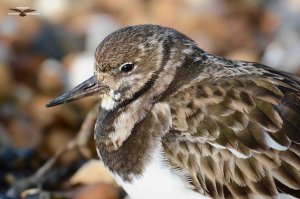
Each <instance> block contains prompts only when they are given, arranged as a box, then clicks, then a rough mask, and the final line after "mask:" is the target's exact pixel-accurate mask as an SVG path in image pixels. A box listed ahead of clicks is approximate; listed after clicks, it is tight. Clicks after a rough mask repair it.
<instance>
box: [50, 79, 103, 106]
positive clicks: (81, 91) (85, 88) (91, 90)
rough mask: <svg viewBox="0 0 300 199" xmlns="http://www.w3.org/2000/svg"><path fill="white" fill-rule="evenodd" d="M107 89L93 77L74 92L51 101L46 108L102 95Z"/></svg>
mask: <svg viewBox="0 0 300 199" xmlns="http://www.w3.org/2000/svg"><path fill="white" fill-rule="evenodd" d="M105 88H107V87H106V86H104V85H101V84H100V83H98V82H97V80H96V77H95V76H92V77H90V78H89V79H87V80H86V81H84V82H83V83H81V84H79V85H78V86H76V87H75V88H73V89H72V90H70V91H67V92H66V93H64V94H62V95H61V96H59V97H57V98H56V99H54V100H52V101H50V102H49V103H48V104H47V105H46V107H52V106H57V105H60V104H64V103H68V102H71V101H75V100H78V99H80V98H83V97H87V96H91V95H96V94H101V91H102V90H105Z"/></svg>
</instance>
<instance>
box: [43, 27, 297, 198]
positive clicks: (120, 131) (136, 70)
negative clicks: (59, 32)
mask: <svg viewBox="0 0 300 199" xmlns="http://www.w3.org/2000/svg"><path fill="white" fill-rule="evenodd" d="M95 58H96V60H95V76H94V77H92V78H90V79H89V80H88V81H86V82H84V83H83V84H81V85H80V86H79V87H76V88H75V89H74V90H72V91H70V92H68V93H66V94H64V95H63V96H61V97H59V98H57V99H55V100H54V101H52V102H50V103H49V104H48V106H54V105H57V104H60V103H65V102H68V101H72V100H76V99H78V98H79V97H84V96H86V95H91V94H102V103H101V106H100V112H99V116H98V119H97V123H96V126H95V140H96V145H97V149H98V152H99V156H100V158H101V159H102V160H103V162H104V164H105V165H106V166H107V168H108V169H109V170H110V171H111V172H112V173H113V175H115V176H116V179H117V180H119V182H122V183H123V184H122V183H121V184H122V185H124V188H125V189H126V190H127V191H128V192H129V194H132V195H133V197H136V195H135V194H134V193H135V191H137V190H135V191H133V192H132V190H131V189H130V186H128V184H134V183H135V181H136V179H139V178H143V177H144V178H146V177H145V176H147V174H146V173H147V172H148V169H147V168H148V166H149V165H151V164H152V160H154V159H156V158H155V156H156V155H155V151H156V149H160V150H158V151H160V153H161V156H162V159H163V162H164V163H163V165H164V166H166V167H168V168H170V169H169V170H170V172H171V173H172V175H176V176H181V179H182V181H183V182H184V184H186V186H187V187H189V189H191V190H192V189H193V190H195V191H196V192H198V193H200V194H199V198H202V197H204V196H206V197H211V198H258V197H261V198H277V197H278V196H279V193H286V194H288V195H292V196H294V197H298V198H299V197H300V116H299V115H300V81H299V79H298V78H297V77H295V76H293V75H291V74H288V73H286V72H283V71H279V70H276V69H273V68H270V67H267V66H264V65H261V64H257V63H251V62H244V61H233V60H228V59H225V58H222V57H218V56H215V55H212V54H209V53H207V52H205V51H203V50H201V49H200V48H198V47H197V45H196V44H195V43H194V42H193V41H192V40H191V39H189V38H188V37H186V36H185V35H183V34H181V33H179V32H177V31H175V30H173V29H170V28H165V27H161V26H155V25H141V26H132V27H127V28H123V29H121V30H118V31H116V32H114V33H112V34H111V35H109V36H108V37H107V38H106V39H105V40H104V41H103V42H102V43H101V44H100V45H99V47H98V48H97V50H96V53H95ZM124 67H127V68H124ZM128 68H129V69H128ZM127 70H129V71H127ZM176 179H177V178H176ZM147 182H148V181H147ZM170 182H172V181H170ZM157 183H159V182H157ZM136 186H137V185H135V187H136ZM145 186H146V185H145ZM161 186H162V187H164V185H163V184H161ZM174 189H176V188H174ZM154 191H155V190H154ZM156 191H157V192H158V193H163V191H164V190H156ZM149 193H150V192H149ZM182 193H183V192H182ZM190 194H191V195H185V196H181V198H182V197H184V198H186V199H189V198H198V197H197V196H196V197H194V192H193V193H190ZM142 197H144V198H150V196H148V197H147V192H146V193H145V196H142ZM158 198H159V197H158ZM161 198H164V197H161ZM169 198H180V196H176V197H175V196H172V197H171V196H170V197H169Z"/></svg>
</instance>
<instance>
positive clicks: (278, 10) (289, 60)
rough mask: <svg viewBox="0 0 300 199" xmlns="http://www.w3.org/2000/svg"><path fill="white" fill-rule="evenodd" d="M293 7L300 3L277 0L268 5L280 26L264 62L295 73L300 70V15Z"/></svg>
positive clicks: (264, 56) (268, 48)
mask: <svg viewBox="0 0 300 199" xmlns="http://www.w3.org/2000/svg"><path fill="white" fill-rule="evenodd" d="M292 5H298V6H299V2H298V3H296V2H295V1H287V2H285V3H284V2H282V1H278V0H277V1H274V2H272V3H271V2H270V3H269V4H267V8H268V9H269V10H271V11H273V13H274V14H275V15H276V16H277V18H278V19H280V21H279V23H280V25H279V28H278V30H277V31H276V34H275V36H274V38H273V40H272V41H271V42H270V44H269V45H268V46H267V47H266V50H265V53H264V55H263V57H262V62H263V63H264V64H266V65H270V66H273V67H276V68H279V69H281V70H285V71H288V72H292V73H293V72H296V71H298V70H299V68H300V56H299V52H300V23H299V18H300V13H299V12H297V11H295V10H294V9H293V7H294V6H292ZM296 7H297V6H296Z"/></svg>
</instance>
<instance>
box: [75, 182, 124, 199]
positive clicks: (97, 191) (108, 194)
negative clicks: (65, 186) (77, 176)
mask: <svg viewBox="0 0 300 199" xmlns="http://www.w3.org/2000/svg"><path fill="white" fill-rule="evenodd" d="M119 192H120V190H119V188H116V187H113V186H111V185H109V184H103V183H99V184H95V185H90V186H86V187H84V188H82V189H81V190H79V191H78V192H77V193H76V195H75V196H74V197H73V199H119Z"/></svg>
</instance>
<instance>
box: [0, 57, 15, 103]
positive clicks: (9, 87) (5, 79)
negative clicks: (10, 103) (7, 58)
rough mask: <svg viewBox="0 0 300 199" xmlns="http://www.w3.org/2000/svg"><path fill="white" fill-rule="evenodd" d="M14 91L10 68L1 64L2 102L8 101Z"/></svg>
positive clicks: (0, 91) (0, 90)
mask: <svg viewBox="0 0 300 199" xmlns="http://www.w3.org/2000/svg"><path fill="white" fill-rule="evenodd" d="M13 89H14V81H13V77H12V75H11V71H10V70H9V67H8V66H6V65H3V64H1V63H0V102H1V101H3V100H4V99H6V98H7V97H8V96H9V95H10V94H11V93H12V91H13Z"/></svg>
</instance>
